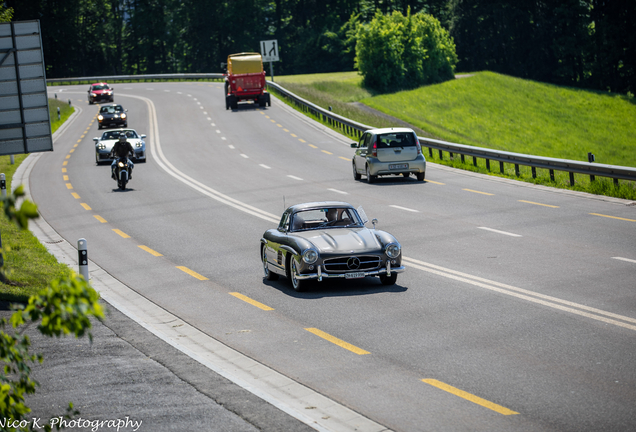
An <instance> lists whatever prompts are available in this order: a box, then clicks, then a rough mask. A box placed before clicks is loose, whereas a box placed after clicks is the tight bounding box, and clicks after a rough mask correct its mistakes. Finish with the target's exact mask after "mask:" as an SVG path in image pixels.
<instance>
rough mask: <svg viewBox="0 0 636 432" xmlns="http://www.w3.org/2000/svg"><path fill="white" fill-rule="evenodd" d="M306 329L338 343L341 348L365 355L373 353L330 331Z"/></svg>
mask: <svg viewBox="0 0 636 432" xmlns="http://www.w3.org/2000/svg"><path fill="white" fill-rule="evenodd" d="M305 330H307V331H308V332H310V333H313V334H315V335H316V336H318V337H321V338H323V339H325V340H328V341H329V342H331V343H333V344H336V345H338V346H339V347H341V348H344V349H347V350H349V351H351V352H353V353H356V354H358V355H364V354H371V353H370V352H369V351H365V350H363V349H361V348H358V347H356V346H353V345H351V344H350V343H347V342H345V341H343V340H340V339H338V338H336V337H333V336H331V335H330V334H328V333H325V332H323V331H322V330H318V329H317V328H306V329H305Z"/></svg>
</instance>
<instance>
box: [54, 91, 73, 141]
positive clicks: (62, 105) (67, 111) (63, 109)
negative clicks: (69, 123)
mask: <svg viewBox="0 0 636 432" xmlns="http://www.w3.org/2000/svg"><path fill="white" fill-rule="evenodd" d="M58 108H59V109H60V120H58V119H57V109H58ZM73 112H75V108H73V107H72V106H71V105H69V104H68V102H65V101H62V100H60V99H49V115H50V116H51V132H52V133H55V131H56V130H57V129H58V128H59V127H60V126H62V124H63V123H64V122H65V121H66V120H67V119H68V118H69V117H70V116H71V114H73Z"/></svg>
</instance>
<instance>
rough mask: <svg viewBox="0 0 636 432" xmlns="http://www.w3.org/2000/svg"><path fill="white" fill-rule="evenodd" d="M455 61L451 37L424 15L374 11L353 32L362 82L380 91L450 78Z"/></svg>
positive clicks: (439, 25)
mask: <svg viewBox="0 0 636 432" xmlns="http://www.w3.org/2000/svg"><path fill="white" fill-rule="evenodd" d="M456 63H457V55H456V54H455V44H454V43H453V40H452V39H451V38H450V36H449V35H448V32H447V31H446V30H444V29H443V28H442V26H441V24H440V23H439V21H438V20H437V19H435V18H434V17H432V16H431V15H428V14H424V13H417V14H414V15H411V13H410V11H408V13H407V15H406V16H404V15H402V13H400V12H397V11H394V12H393V13H392V14H391V15H383V14H381V13H379V12H378V13H377V14H376V15H375V17H374V18H373V20H372V21H371V22H370V23H369V24H367V25H363V26H361V27H360V29H359V32H358V35H357V44H356V66H357V68H358V69H359V70H360V72H361V74H362V75H363V76H364V85H366V86H368V87H370V88H373V89H376V90H378V91H381V92H387V91H392V90H399V89H408V88H415V87H419V86H421V85H424V84H432V83H437V82H442V81H445V80H449V79H452V78H453V77H454V74H453V73H454V68H455V64H456Z"/></svg>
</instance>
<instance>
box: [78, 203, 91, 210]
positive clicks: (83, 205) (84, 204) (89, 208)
mask: <svg viewBox="0 0 636 432" xmlns="http://www.w3.org/2000/svg"><path fill="white" fill-rule="evenodd" d="M80 204H81V205H82V207H84V210H92V209H91V207H90V206H89V205H88V204H86V203H80Z"/></svg>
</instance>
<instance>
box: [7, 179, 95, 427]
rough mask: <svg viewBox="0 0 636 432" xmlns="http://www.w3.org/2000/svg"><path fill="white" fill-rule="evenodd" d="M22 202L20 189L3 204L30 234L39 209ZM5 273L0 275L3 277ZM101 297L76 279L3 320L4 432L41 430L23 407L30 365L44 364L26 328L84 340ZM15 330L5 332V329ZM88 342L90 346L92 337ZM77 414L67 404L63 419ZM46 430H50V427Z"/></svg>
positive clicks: (31, 388)
mask: <svg viewBox="0 0 636 432" xmlns="http://www.w3.org/2000/svg"><path fill="white" fill-rule="evenodd" d="M22 196H24V191H23V188H22V186H20V187H18V188H17V189H16V190H15V192H14V193H13V194H11V195H9V196H8V197H7V198H2V203H3V207H4V213H5V215H6V216H7V217H8V218H9V219H10V220H12V221H14V222H15V223H16V224H18V226H19V227H20V228H22V229H26V228H27V224H28V220H29V219H34V218H36V217H38V213H37V207H36V206H35V204H33V203H32V202H30V201H28V200H24V201H23V202H22V205H21V207H20V208H19V209H17V208H16V203H17V201H18V199H19V198H21V197H22ZM1 270H2V269H0V271H1ZM98 300H99V294H98V293H97V292H96V291H95V290H94V289H92V288H91V287H90V285H89V283H88V281H86V280H85V279H84V278H83V277H82V276H79V275H77V274H72V275H70V276H68V277H64V278H60V279H57V280H53V281H51V283H50V285H49V287H48V288H46V289H43V290H42V291H40V292H39V293H38V294H36V295H33V296H31V297H30V298H29V301H28V303H27V304H26V305H20V306H18V307H17V310H16V311H15V312H14V313H13V315H12V316H11V319H10V320H7V319H5V318H3V319H1V320H0V360H1V361H2V363H3V365H4V367H3V374H2V375H0V417H2V418H3V419H4V422H3V425H2V426H0V427H2V430H5V431H27V430H30V431H32V430H36V429H38V430H39V427H36V426H35V425H34V424H33V423H31V422H30V421H29V420H27V419H26V415H27V414H28V413H29V412H30V409H29V407H28V406H26V404H25V396H26V395H28V394H33V393H35V390H36V387H37V385H38V383H37V382H36V381H35V380H33V379H32V378H31V376H30V374H31V365H32V364H33V363H36V362H42V360H43V358H42V356H41V355H37V354H30V353H29V346H30V341H29V337H28V336H27V335H24V334H23V333H24V330H25V329H26V326H28V325H31V324H34V323H38V325H37V329H38V330H39V331H40V332H41V333H42V334H44V335H46V336H57V337H60V336H63V335H67V334H73V335H75V336H76V337H81V336H83V335H84V334H86V333H87V331H89V330H90V328H91V321H90V317H91V316H93V317H96V318H98V319H101V318H103V316H104V314H103V312H102V308H101V305H100V304H99V303H98ZM9 325H10V327H11V330H9V331H6V328H7V326H9ZM88 336H89V338H90V339H91V341H92V335H91V334H90V331H89V332H88ZM76 414H78V412H77V411H75V410H74V409H73V404H71V403H70V404H69V407H68V409H67V412H66V414H65V416H64V417H66V418H71V417H72V416H73V415H76ZM37 426H43V429H44V430H46V431H50V430H51V424H50V422H49V423H48V424H43V425H37Z"/></svg>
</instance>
